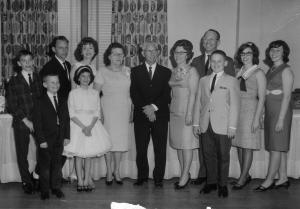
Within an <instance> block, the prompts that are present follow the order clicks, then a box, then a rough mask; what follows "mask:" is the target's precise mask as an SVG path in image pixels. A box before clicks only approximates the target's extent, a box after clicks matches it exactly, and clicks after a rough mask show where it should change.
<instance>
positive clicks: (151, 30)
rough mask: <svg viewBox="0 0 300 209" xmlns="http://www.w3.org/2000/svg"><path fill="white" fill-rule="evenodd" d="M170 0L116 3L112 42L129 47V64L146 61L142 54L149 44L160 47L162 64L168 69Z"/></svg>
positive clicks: (138, 0) (115, 0)
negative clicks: (168, 13)
mask: <svg viewBox="0 0 300 209" xmlns="http://www.w3.org/2000/svg"><path fill="white" fill-rule="evenodd" d="M167 29H168V27H167V0H113V1H112V31H111V34H112V37H111V40H112V42H119V43H121V44H123V45H124V46H125V48H126V51H127V55H126V57H125V64H126V65H127V66H129V67H133V66H136V65H139V64H140V63H141V62H143V58H142V56H141V54H140V52H141V47H142V45H143V43H144V42H145V41H154V42H156V43H157V44H158V47H159V50H160V55H159V60H158V63H160V64H162V65H164V66H168V30H167Z"/></svg>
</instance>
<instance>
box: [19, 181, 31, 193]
mask: <svg viewBox="0 0 300 209" xmlns="http://www.w3.org/2000/svg"><path fill="white" fill-rule="evenodd" d="M22 188H23V191H24V193H26V194H33V193H34V190H33V186H32V185H31V184H28V183H25V182H23V183H22Z"/></svg>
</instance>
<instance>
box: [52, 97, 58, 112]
mask: <svg viewBox="0 0 300 209" xmlns="http://www.w3.org/2000/svg"><path fill="white" fill-rule="evenodd" d="M53 99H54V105H55V110H56V112H58V102H57V98H56V96H53Z"/></svg>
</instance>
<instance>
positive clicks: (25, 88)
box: [7, 72, 42, 129]
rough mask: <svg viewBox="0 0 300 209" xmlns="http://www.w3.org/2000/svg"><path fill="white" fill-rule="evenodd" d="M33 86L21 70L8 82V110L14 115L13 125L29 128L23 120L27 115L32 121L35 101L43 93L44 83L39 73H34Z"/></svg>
mask: <svg viewBox="0 0 300 209" xmlns="http://www.w3.org/2000/svg"><path fill="white" fill-rule="evenodd" d="M32 78H33V79H32V87H31V88H30V86H29V84H28V83H27V81H26V80H25V78H24V76H23V75H22V73H21V72H19V73H18V74H17V75H16V76H13V77H11V79H10V81H9V83H8V88H7V90H8V92H7V106H8V112H9V113H10V114H12V116H13V125H14V126H15V127H18V128H22V129H27V126H25V124H24V123H23V122H22V120H23V119H24V118H25V117H26V118H27V119H28V120H30V121H32V113H33V110H34V109H33V106H34V102H35V101H36V100H37V98H38V97H40V96H41V94H42V83H41V80H40V77H39V75H38V74H37V73H33V76H32Z"/></svg>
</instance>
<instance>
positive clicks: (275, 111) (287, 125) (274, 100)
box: [256, 40, 294, 192]
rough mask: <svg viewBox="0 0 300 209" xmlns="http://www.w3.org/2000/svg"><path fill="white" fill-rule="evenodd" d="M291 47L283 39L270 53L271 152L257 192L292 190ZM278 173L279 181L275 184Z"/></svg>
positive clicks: (267, 124) (267, 114) (267, 133)
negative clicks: (289, 168)
mask: <svg viewBox="0 0 300 209" xmlns="http://www.w3.org/2000/svg"><path fill="white" fill-rule="evenodd" d="M289 54H290V48H289V46H288V45H287V43H286V42H284V41H282V40H278V41H273V42H271V43H270V44H269V46H268V48H267V50H266V63H267V64H269V66H270V67H271V68H270V70H269V71H268V73H267V75H266V78H267V93H266V103H265V123H264V128H265V149H266V150H267V151H269V153H270V159H269V167H268V174H267V177H266V179H265V181H264V182H263V183H262V184H261V185H260V186H258V187H257V188H256V191H260V192H262V191H266V190H268V189H270V188H273V186H274V185H275V188H281V187H284V188H288V187H289V186H290V182H289V181H288V177H287V152H288V151H289V147H290V133H291V125H292V117H293V110H292V106H291V94H292V89H293V83H294V75H293V72H292V70H291V67H290V66H289V65H288V64H287V62H288V61H289V58H288V56H289ZM276 174H278V177H279V179H278V180H277V181H276V182H274V179H275V176H276Z"/></svg>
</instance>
